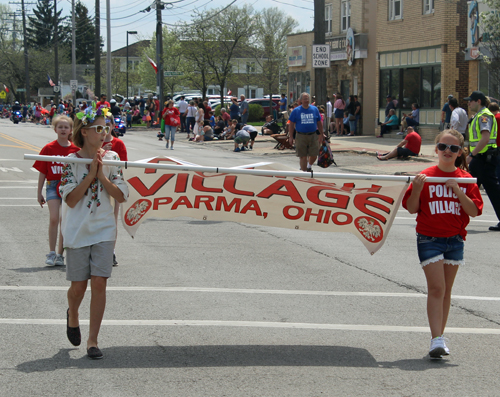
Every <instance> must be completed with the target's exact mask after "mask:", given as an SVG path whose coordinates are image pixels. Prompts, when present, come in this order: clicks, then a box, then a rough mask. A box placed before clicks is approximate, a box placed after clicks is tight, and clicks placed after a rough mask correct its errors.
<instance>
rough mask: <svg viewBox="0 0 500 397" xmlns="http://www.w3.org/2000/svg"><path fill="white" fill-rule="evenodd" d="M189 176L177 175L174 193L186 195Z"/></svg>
mask: <svg viewBox="0 0 500 397" xmlns="http://www.w3.org/2000/svg"><path fill="white" fill-rule="evenodd" d="M188 178H189V174H177V180H176V181H175V190H174V191H175V193H186V190H187V183H188Z"/></svg>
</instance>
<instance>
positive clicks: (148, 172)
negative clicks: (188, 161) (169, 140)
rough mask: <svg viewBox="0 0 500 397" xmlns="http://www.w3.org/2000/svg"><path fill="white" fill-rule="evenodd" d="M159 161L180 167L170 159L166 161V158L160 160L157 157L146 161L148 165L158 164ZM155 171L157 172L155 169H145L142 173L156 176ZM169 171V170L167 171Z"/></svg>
mask: <svg viewBox="0 0 500 397" xmlns="http://www.w3.org/2000/svg"><path fill="white" fill-rule="evenodd" d="M160 161H165V162H168V163H173V164H175V165H180V164H179V163H176V162H173V161H172V160H170V159H166V158H161V157H157V158H155V159H153V160H150V161H148V164H159V163H160ZM156 171H158V170H157V169H156V168H146V169H145V170H144V173H145V174H156ZM169 171H170V170H169Z"/></svg>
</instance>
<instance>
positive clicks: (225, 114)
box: [221, 112, 231, 124]
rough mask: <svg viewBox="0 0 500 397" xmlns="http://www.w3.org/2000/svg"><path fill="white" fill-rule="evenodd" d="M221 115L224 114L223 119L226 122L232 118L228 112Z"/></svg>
mask: <svg viewBox="0 0 500 397" xmlns="http://www.w3.org/2000/svg"><path fill="white" fill-rule="evenodd" d="M221 115H222V119H223V120H224V121H225V122H226V124H227V122H228V121H229V120H231V116H230V115H229V113H228V112H224V113H221Z"/></svg>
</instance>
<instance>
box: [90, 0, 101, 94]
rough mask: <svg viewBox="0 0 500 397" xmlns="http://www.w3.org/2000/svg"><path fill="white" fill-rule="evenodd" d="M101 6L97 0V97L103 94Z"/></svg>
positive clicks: (95, 74) (95, 71)
mask: <svg viewBox="0 0 500 397" xmlns="http://www.w3.org/2000/svg"><path fill="white" fill-rule="evenodd" d="M100 7H101V5H100V2H99V0H95V48H94V51H95V55H94V58H95V59H94V76H95V87H94V94H95V96H97V97H99V96H100V95H101V28H100V26H99V24H100V23H101V12H100ZM89 99H90V100H91V101H93V100H94V98H89Z"/></svg>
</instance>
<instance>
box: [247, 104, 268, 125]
mask: <svg viewBox="0 0 500 397" xmlns="http://www.w3.org/2000/svg"><path fill="white" fill-rule="evenodd" d="M263 116H264V108H263V107H262V106H260V105H257V104H250V109H249V115H248V121H260V120H261V119H262V117H263Z"/></svg>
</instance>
